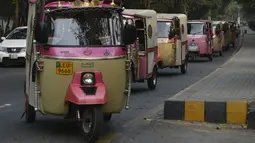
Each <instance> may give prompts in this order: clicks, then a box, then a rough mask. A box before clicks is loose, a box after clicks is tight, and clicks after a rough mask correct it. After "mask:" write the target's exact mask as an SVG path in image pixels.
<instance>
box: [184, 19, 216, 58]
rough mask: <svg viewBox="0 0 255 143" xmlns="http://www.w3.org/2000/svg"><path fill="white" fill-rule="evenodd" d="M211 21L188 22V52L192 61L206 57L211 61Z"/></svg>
mask: <svg viewBox="0 0 255 143" xmlns="http://www.w3.org/2000/svg"><path fill="white" fill-rule="evenodd" d="M212 38H213V33H212V21H210V20H191V21H188V51H189V56H190V58H191V59H192V60H194V59H195V58H196V57H207V58H208V59H209V61H212V60H213V40H212Z"/></svg>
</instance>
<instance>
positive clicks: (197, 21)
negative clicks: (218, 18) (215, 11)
mask: <svg viewBox="0 0 255 143" xmlns="http://www.w3.org/2000/svg"><path fill="white" fill-rule="evenodd" d="M205 22H210V23H212V21H211V20H189V21H188V23H205Z"/></svg>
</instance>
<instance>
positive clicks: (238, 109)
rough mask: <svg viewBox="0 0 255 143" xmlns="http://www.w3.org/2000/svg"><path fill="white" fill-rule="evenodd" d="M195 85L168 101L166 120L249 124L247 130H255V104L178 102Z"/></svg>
mask: <svg viewBox="0 0 255 143" xmlns="http://www.w3.org/2000/svg"><path fill="white" fill-rule="evenodd" d="M242 44H243V41H241V45H240V46H238V47H237V49H236V52H234V54H233V57H232V58H230V59H229V60H228V61H227V62H226V63H224V64H223V65H222V66H221V67H223V66H225V65H226V64H228V63H229V62H230V61H231V60H233V59H234V55H236V54H238V52H239V50H240V49H241V47H242ZM217 70H219V68H218V69H216V70H215V71H213V72H212V73H210V74H209V75H207V76H206V77H204V78H202V79H201V80H199V81H198V82H200V81H203V80H205V79H206V78H208V77H209V76H210V75H213V74H214V73H216V71H217ZM198 82H196V83H195V84H193V85H191V86H189V87H187V88H186V89H184V90H182V91H180V92H179V93H177V94H176V95H174V96H173V97H171V98H169V99H167V100H166V101H165V103H164V119H169V120H184V121H195V122H210V123H223V124H224V123H227V124H242V125H243V124H247V128H249V129H255V102H249V101H246V100H244V101H197V100H184V101H183V100H178V99H176V97H177V96H180V95H181V94H182V93H183V92H184V91H186V90H188V89H190V88H192V87H193V86H195V85H196V84H197V83H198Z"/></svg>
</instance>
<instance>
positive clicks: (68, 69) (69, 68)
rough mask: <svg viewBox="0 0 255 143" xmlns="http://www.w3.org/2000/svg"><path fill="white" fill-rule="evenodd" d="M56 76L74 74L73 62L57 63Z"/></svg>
mask: <svg viewBox="0 0 255 143" xmlns="http://www.w3.org/2000/svg"><path fill="white" fill-rule="evenodd" d="M56 74H60V75H69V74H73V62H67V61H59V62H56Z"/></svg>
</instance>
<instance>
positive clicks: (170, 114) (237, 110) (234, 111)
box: [164, 99, 255, 129]
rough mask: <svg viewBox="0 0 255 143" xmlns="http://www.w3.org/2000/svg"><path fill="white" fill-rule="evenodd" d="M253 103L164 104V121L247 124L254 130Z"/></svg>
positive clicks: (198, 102) (169, 100) (254, 103)
mask: <svg viewBox="0 0 255 143" xmlns="http://www.w3.org/2000/svg"><path fill="white" fill-rule="evenodd" d="M254 107H255V102H248V101H223V102H218V101H191V100H188V101H178V100H171V99H168V100H166V101H165V104H164V119H169V120H185V121H195V122H210V123H228V124H247V127H248V128H250V129H255V108H254Z"/></svg>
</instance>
